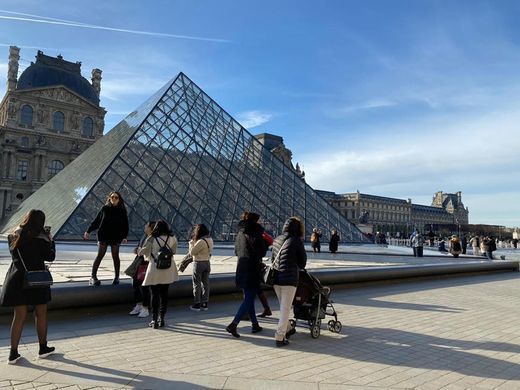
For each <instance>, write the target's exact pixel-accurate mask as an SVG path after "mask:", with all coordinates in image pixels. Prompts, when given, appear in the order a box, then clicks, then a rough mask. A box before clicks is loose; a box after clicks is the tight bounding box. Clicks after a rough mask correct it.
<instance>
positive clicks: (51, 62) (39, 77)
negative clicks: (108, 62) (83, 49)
mask: <svg viewBox="0 0 520 390" xmlns="http://www.w3.org/2000/svg"><path fill="white" fill-rule="evenodd" d="M60 85H62V86H64V87H67V88H68V89H70V90H71V91H73V92H76V93H77V94H78V95H80V96H82V97H84V98H85V99H87V100H88V101H90V102H91V103H93V104H95V105H99V97H98V96H97V93H96V91H95V90H94V87H93V86H92V84H90V83H89V82H88V80H87V79H86V78H84V77H83V76H82V75H81V63H80V62H76V63H73V62H69V61H65V60H64V59H63V57H61V56H58V57H57V58H54V57H50V56H47V55H45V54H43V53H42V52H41V51H38V55H37V56H36V62H35V63H31V65H30V66H29V67H28V68H27V69H25V70H24V71H23V73H22V74H21V75H20V78H19V79H18V84H17V86H16V89H17V90H27V89H33V88H42V87H55V86H56V87H57V86H60Z"/></svg>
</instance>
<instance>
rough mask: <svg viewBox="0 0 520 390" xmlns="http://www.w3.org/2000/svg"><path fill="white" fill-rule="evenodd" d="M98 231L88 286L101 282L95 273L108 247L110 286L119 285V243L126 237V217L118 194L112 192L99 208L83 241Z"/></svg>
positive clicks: (121, 199)
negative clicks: (112, 269) (111, 277)
mask: <svg viewBox="0 0 520 390" xmlns="http://www.w3.org/2000/svg"><path fill="white" fill-rule="evenodd" d="M96 229H97V231H98V233H97V236H98V246H99V247H98V254H97V256H96V259H95V260H94V264H92V273H91V278H90V282H89V284H90V285H91V286H99V285H100V284H101V282H100V281H99V279H98V278H97V271H98V268H99V265H100V264H101V260H103V257H105V253H107V247H108V246H109V245H110V251H111V252H112V260H113V261H114V272H115V276H114V280H113V281H112V284H114V285H116V284H119V268H120V266H121V260H120V259H119V245H121V242H123V243H126V237H127V236H128V215H127V213H126V207H125V202H124V200H123V197H122V196H121V194H120V193H119V192H116V191H112V192H111V193H110V194H109V195H108V198H107V200H106V203H105V205H104V206H103V207H102V208H101V210H100V211H99V213H98V215H97V216H96V219H95V220H94V221H93V222H92V223H91V224H90V226H89V228H88V229H87V231H86V232H85V234H83V239H85V240H88V239H89V237H90V233H92V232H93V231H94V230H96Z"/></svg>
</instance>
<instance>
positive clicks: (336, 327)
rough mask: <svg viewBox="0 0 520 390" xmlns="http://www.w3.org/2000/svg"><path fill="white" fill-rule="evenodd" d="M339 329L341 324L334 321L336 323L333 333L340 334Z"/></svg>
mask: <svg viewBox="0 0 520 390" xmlns="http://www.w3.org/2000/svg"><path fill="white" fill-rule="evenodd" d="M341 328H342V326H341V322H339V321H336V323H335V324H334V331H335V332H336V333H340V332H341Z"/></svg>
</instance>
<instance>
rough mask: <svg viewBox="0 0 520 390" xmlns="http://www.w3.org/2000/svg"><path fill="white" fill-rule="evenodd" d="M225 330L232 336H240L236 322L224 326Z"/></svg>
mask: <svg viewBox="0 0 520 390" xmlns="http://www.w3.org/2000/svg"><path fill="white" fill-rule="evenodd" d="M226 332H228V333H231V334H232V335H233V337H236V338H237V339H238V338H239V337H240V335H239V334H238V332H237V324H235V323H234V322H232V323H231V324H229V325H228V326H226Z"/></svg>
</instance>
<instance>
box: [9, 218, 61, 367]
mask: <svg viewBox="0 0 520 390" xmlns="http://www.w3.org/2000/svg"><path fill="white" fill-rule="evenodd" d="M44 225H45V214H44V213H43V211H41V210H31V211H29V212H28V213H27V215H26V216H25V217H24V219H23V221H22V223H21V224H20V226H19V228H18V229H16V231H15V232H14V234H12V235H10V236H9V250H10V251H11V254H12V259H13V261H12V262H11V265H10V266H9V269H8V270H7V274H6V275H5V281H4V284H3V286H2V292H1V293H0V305H2V306H14V317H13V322H12V324H11V351H10V352H9V360H8V364H15V363H16V362H17V361H18V359H20V354H19V353H18V344H19V343H20V338H21V337H22V331H23V325H24V323H25V319H26V317H27V311H28V306H29V305H31V306H34V315H35V320H36V332H37V333H38V341H39V342H40V351H39V352H38V357H39V358H44V357H47V356H49V355H50V354H52V353H53V352H54V347H48V346H47V302H49V301H50V300H51V289H50V287H37V288H30V289H28V288H24V280H25V269H26V268H27V270H29V271H38V270H43V269H45V264H44V261H54V257H55V256H56V251H55V246H54V241H53V240H52V237H51V235H50V232H49V231H45V230H44Z"/></svg>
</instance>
